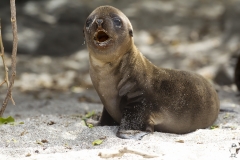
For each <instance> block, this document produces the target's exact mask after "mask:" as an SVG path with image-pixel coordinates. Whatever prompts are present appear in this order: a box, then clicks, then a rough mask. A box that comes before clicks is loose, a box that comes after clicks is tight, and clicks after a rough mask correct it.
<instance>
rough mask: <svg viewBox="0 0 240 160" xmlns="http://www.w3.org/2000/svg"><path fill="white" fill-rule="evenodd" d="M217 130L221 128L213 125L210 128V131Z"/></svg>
mask: <svg viewBox="0 0 240 160" xmlns="http://www.w3.org/2000/svg"><path fill="white" fill-rule="evenodd" d="M216 128H219V126H217V125H212V126H211V127H210V129H216Z"/></svg>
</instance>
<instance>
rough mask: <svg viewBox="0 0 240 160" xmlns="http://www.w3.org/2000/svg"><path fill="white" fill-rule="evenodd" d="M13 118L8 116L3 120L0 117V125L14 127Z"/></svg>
mask: <svg viewBox="0 0 240 160" xmlns="http://www.w3.org/2000/svg"><path fill="white" fill-rule="evenodd" d="M14 122H15V120H14V118H13V117H11V116H9V117H7V118H3V117H0V125H3V124H11V125H14Z"/></svg>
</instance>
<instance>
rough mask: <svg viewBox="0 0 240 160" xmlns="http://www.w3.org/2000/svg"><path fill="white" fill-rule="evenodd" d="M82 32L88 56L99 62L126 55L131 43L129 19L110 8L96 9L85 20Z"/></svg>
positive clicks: (115, 9)
mask: <svg viewBox="0 0 240 160" xmlns="http://www.w3.org/2000/svg"><path fill="white" fill-rule="evenodd" d="M83 31H84V36H85V40H86V44H87V47H88V50H89V52H90V54H91V55H93V56H94V57H95V58H97V59H101V60H103V59H106V58H107V59H111V57H115V58H116V55H118V54H120V53H126V52H127V51H128V50H129V49H130V47H131V45H132V43H133V38H132V37H133V29H132V25H131V23H130V21H129V19H128V18H127V17H126V16H125V15H124V14H123V13H122V12H121V11H120V10H118V9H117V8H114V7H111V6H100V7H98V8H96V9H95V10H94V11H93V12H92V13H91V14H90V15H89V16H88V18H87V19H86V23H85V25H84V30H83Z"/></svg>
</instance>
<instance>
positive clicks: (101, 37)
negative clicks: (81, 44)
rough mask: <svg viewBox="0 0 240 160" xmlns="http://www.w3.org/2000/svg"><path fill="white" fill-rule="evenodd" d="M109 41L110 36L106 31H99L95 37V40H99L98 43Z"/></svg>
mask: <svg viewBox="0 0 240 160" xmlns="http://www.w3.org/2000/svg"><path fill="white" fill-rule="evenodd" d="M108 39H109V36H108V34H107V33H106V32H104V31H98V32H97V33H96V35H95V37H94V40H97V41H98V42H105V41H107V40H108Z"/></svg>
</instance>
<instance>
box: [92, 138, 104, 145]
mask: <svg viewBox="0 0 240 160" xmlns="http://www.w3.org/2000/svg"><path fill="white" fill-rule="evenodd" d="M102 142H103V140H101V139H97V140H95V141H93V142H92V144H93V145H94V146H96V145H100V144H102Z"/></svg>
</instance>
